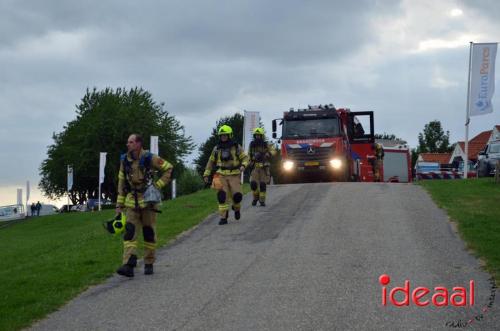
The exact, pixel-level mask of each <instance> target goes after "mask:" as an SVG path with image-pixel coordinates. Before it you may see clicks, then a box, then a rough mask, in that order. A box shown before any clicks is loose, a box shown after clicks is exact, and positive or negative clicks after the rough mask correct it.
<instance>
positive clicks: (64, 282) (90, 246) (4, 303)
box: [0, 185, 249, 330]
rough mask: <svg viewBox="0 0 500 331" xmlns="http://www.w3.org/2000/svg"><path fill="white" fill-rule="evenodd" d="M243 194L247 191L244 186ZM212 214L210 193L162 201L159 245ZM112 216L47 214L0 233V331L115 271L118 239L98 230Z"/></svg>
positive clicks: (36, 315) (26, 322) (25, 321)
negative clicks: (0, 263) (0, 265)
mask: <svg viewBox="0 0 500 331" xmlns="http://www.w3.org/2000/svg"><path fill="white" fill-rule="evenodd" d="M243 190H244V192H248V190H249V188H248V185H244V187H243ZM216 209H217V202H216V198H215V192H214V191H213V190H202V191H199V192H197V193H194V194H190V195H186V196H182V197H179V198H178V199H175V200H170V201H166V202H164V203H163V206H162V213H161V214H158V219H157V232H158V239H159V240H158V244H159V246H163V245H165V244H166V243H168V242H169V241H171V240H172V239H174V238H175V237H176V236H177V235H179V234H180V233H182V232H183V231H186V230H188V229H190V228H192V227H193V226H195V225H197V224H199V223H200V222H201V221H202V220H203V219H205V218H206V217H207V216H208V215H210V214H211V213H213V212H215V211H216ZM113 214H114V211H113V210H106V211H102V212H94V213H71V214H59V215H51V216H44V217H39V218H33V219H29V220H27V221H25V222H20V223H16V224H11V225H9V226H6V227H4V228H1V229H0V261H1V262H2V265H3V267H2V268H0V330H18V329H20V328H23V327H26V326H29V325H30V324H31V323H33V322H34V321H35V320H38V319H41V318H43V317H44V316H46V315H47V314H49V313H50V312H53V311H54V310H56V309H57V308H59V307H61V306H62V305H63V304H64V303H66V302H67V301H69V300H70V299H71V298H74V297H75V296H77V295H78V294H79V293H81V292H82V291H84V290H85V289H86V288H88V287H89V286H90V285H95V284H98V283H101V282H102V281H103V280H105V279H106V278H108V277H110V276H111V275H112V274H113V273H114V272H115V270H116V268H117V267H118V266H120V265H121V255H122V240H121V238H120V237H115V236H111V235H109V234H107V233H106V232H105V230H104V229H103V227H102V222H103V221H105V220H108V219H111V218H112V217H113ZM139 251H141V249H140V250H139Z"/></svg>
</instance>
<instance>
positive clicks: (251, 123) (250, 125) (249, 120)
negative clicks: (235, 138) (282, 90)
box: [243, 110, 260, 152]
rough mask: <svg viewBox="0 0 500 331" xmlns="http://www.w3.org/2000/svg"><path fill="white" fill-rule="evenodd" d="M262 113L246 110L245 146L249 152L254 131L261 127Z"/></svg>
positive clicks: (244, 122) (244, 123) (244, 125)
mask: <svg viewBox="0 0 500 331" xmlns="http://www.w3.org/2000/svg"><path fill="white" fill-rule="evenodd" d="M259 123H260V114H259V112H258V111H246V110H245V118H244V120H243V148H245V152H248V147H249V146H250V142H251V141H252V131H253V129H255V128H258V127H259Z"/></svg>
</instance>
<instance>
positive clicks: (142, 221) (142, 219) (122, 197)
mask: <svg viewBox="0 0 500 331" xmlns="http://www.w3.org/2000/svg"><path fill="white" fill-rule="evenodd" d="M142 146H143V139H142V137H141V136H140V135H138V134H132V135H130V137H129V138H128V140H127V150H128V152H127V153H126V154H123V155H122V156H121V160H120V171H119V172H118V198H117V200H116V212H117V213H122V212H123V209H126V219H127V221H126V223H125V234H124V236H123V265H122V266H121V267H120V268H119V269H118V270H117V271H116V272H117V273H118V274H120V275H122V276H126V277H133V276H134V268H135V267H136V266H137V244H138V241H137V235H138V233H139V232H140V231H141V230H142V235H143V238H144V274H146V275H151V274H153V263H154V262H155V250H156V240H157V237H156V213H158V212H159V210H158V204H159V202H160V197H158V199H151V198H150V196H151V194H150V193H149V192H151V191H152V190H153V191H155V192H156V193H157V195H158V196H159V195H160V192H159V190H160V189H161V188H162V187H164V186H165V185H167V184H168V182H169V181H170V177H171V175H172V169H173V167H172V165H171V164H170V163H169V162H167V161H165V160H163V159H162V158H160V157H159V156H157V155H154V154H152V153H150V152H149V151H145V150H144V149H143V148H142ZM153 170H158V171H160V172H161V173H162V175H161V177H160V178H159V179H158V180H156V182H154V183H153V180H154V176H153V175H154V174H153ZM153 195H154V194H153Z"/></svg>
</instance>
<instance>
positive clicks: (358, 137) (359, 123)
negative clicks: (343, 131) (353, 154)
mask: <svg viewBox="0 0 500 331" xmlns="http://www.w3.org/2000/svg"><path fill="white" fill-rule="evenodd" d="M347 135H348V136H349V141H350V143H351V144H373V143H374V142H375V132H374V123H373V112H372V111H359V112H351V113H349V117H348V122H347Z"/></svg>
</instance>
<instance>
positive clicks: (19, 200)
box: [17, 188, 23, 205]
mask: <svg viewBox="0 0 500 331" xmlns="http://www.w3.org/2000/svg"><path fill="white" fill-rule="evenodd" d="M17 204H18V205H22V204H23V189H22V188H18V189H17Z"/></svg>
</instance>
